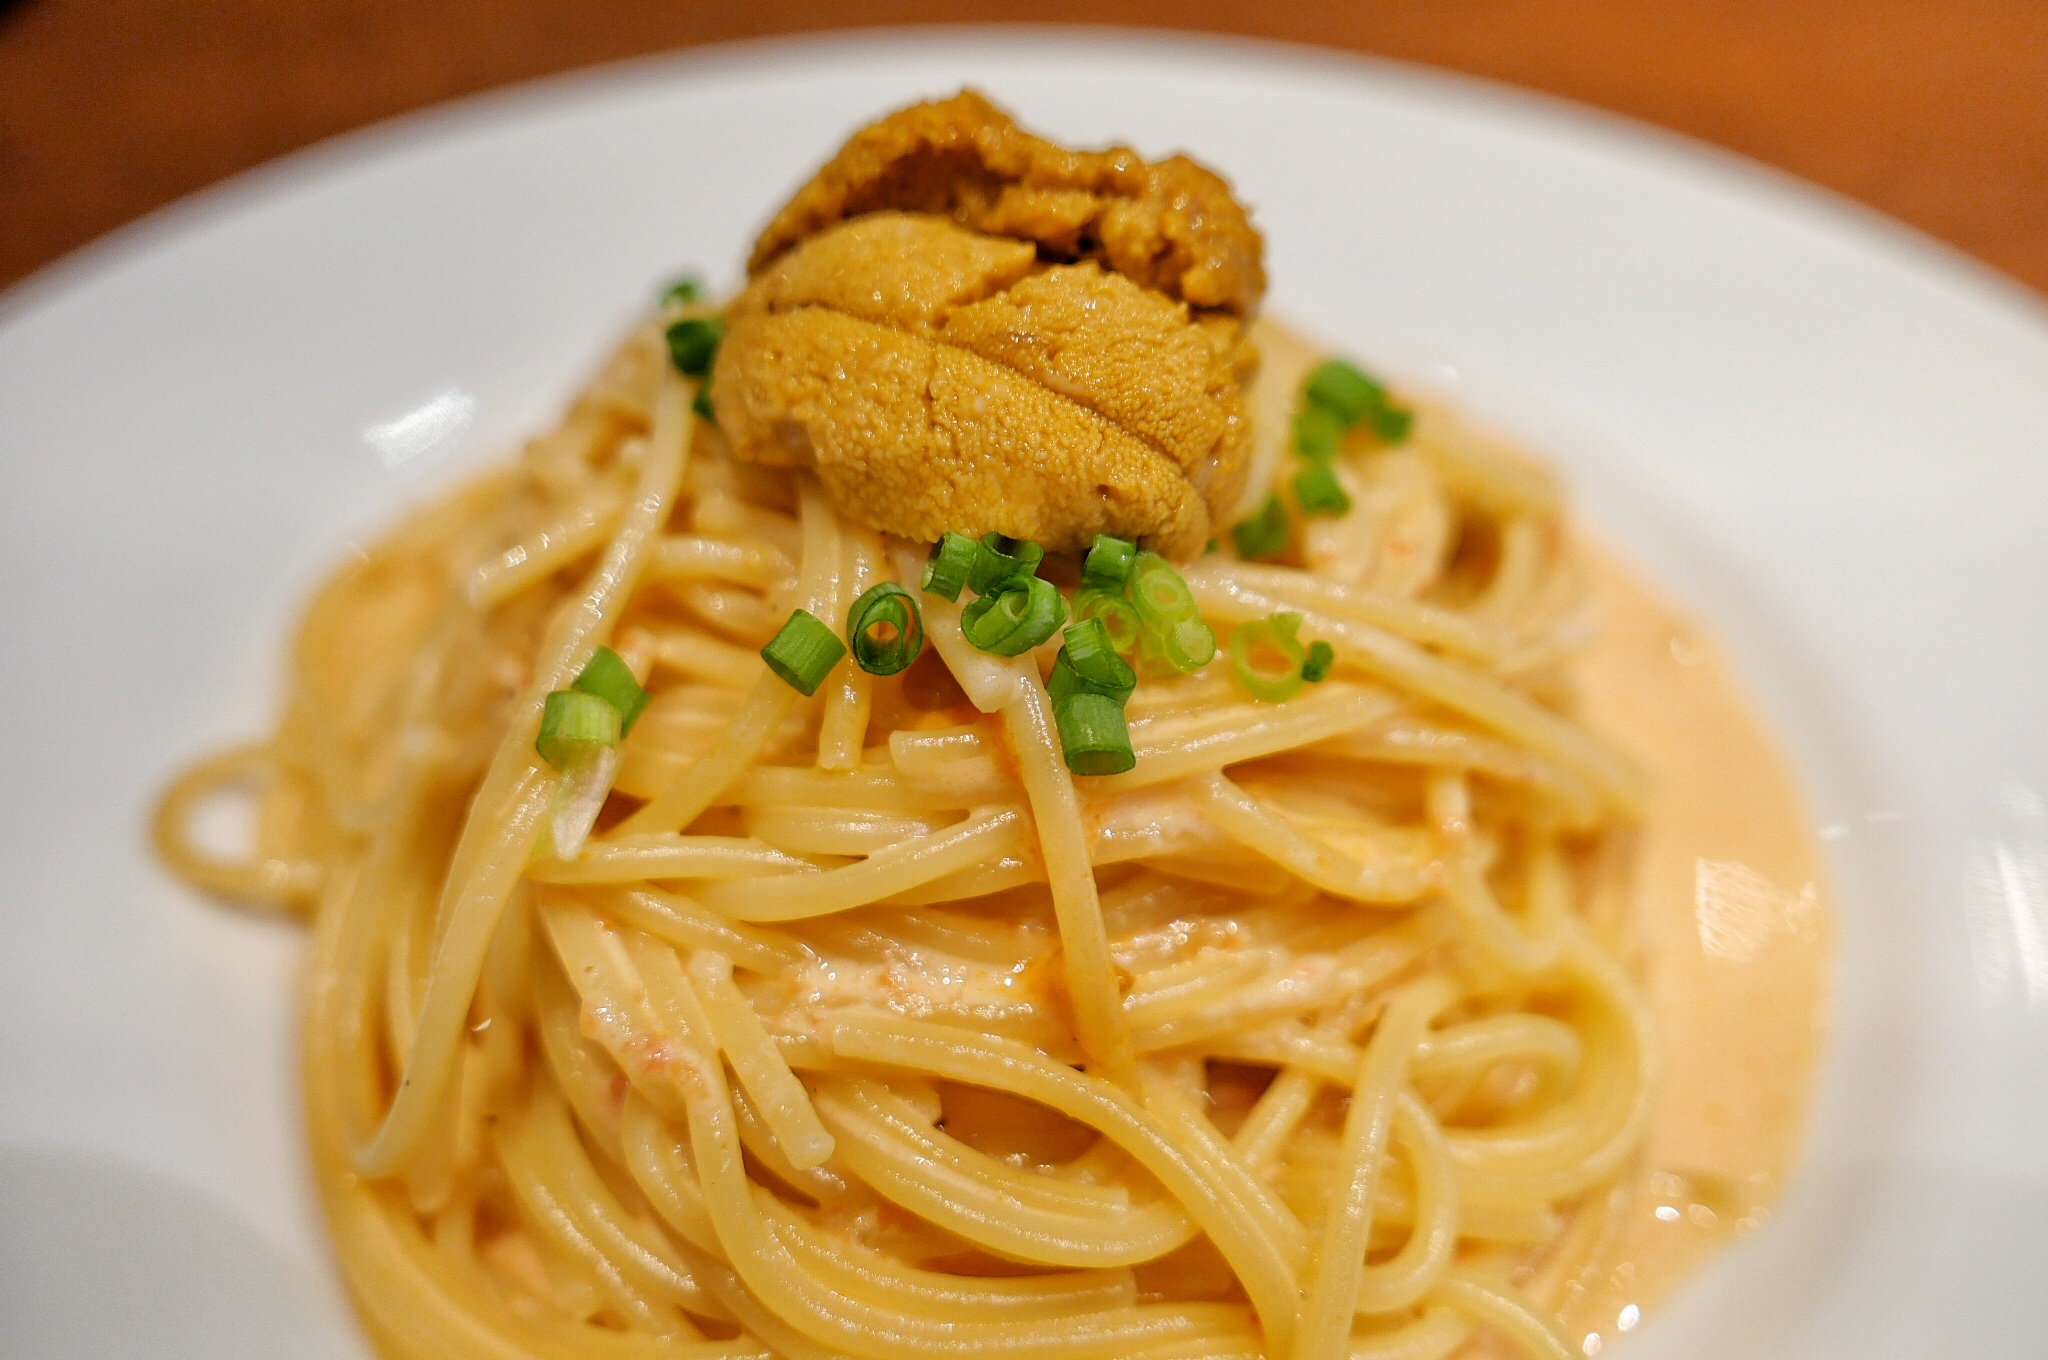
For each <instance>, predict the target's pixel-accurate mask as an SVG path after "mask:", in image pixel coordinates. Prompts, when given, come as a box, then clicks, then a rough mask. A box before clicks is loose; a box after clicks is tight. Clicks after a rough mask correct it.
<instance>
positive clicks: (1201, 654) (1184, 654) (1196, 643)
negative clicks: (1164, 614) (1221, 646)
mask: <svg viewBox="0 0 2048 1360" xmlns="http://www.w3.org/2000/svg"><path fill="white" fill-rule="evenodd" d="M1159 650H1160V654H1161V655H1163V656H1164V657H1165V658H1166V663H1167V664H1168V665H1169V666H1172V667H1173V668H1174V669H1175V670H1177V671H1179V672H1180V673H1181V674H1182V675H1191V674H1193V673H1194V672H1196V671H1198V670H1200V669H1202V667H1204V666H1206V665H1208V664H1209V663H1210V662H1211V661H1214V660H1215V659H1216V633H1215V630H1214V629H1212V628H1210V627H1209V625H1208V624H1206V623H1204V622H1202V620H1200V619H1182V620H1181V621H1180V622H1178V623H1176V624H1174V625H1173V626H1172V627H1171V628H1168V629H1167V630H1166V632H1165V634H1164V636H1162V637H1161V638H1160V640H1159Z"/></svg>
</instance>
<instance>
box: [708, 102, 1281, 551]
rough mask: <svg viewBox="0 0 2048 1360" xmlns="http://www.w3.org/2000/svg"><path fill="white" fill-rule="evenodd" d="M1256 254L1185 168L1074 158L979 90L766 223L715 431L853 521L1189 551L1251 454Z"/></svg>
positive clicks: (733, 338) (877, 143)
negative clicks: (944, 131)
mask: <svg viewBox="0 0 2048 1360" xmlns="http://www.w3.org/2000/svg"><path fill="white" fill-rule="evenodd" d="M949 109H950V110H951V111H952V112H951V113H947V112H945V111H946V110H949ZM935 110H936V111H937V112H934V111H935ZM948 118H956V119H957V120H964V121H961V122H960V126H961V127H963V128H968V129H970V130H969V131H965V132H960V133H959V136H960V137H961V138H965V141H958V140H957V139H956V140H954V141H949V140H948V139H947V136H945V135H941V125H942V124H945V123H946V120H947V119H948ZM904 120H907V122H906V121H904ZM892 125H896V126H897V132H895V133H890V134H888V135H887V136H882V137H879V138H878V137H877V136H876V135H875V134H876V133H877V129H887V128H889V127H891V126H892ZM911 125H915V126H914V129H912V128H911ZM906 129H911V130H908V131H906ZM975 129H978V131H975ZM1001 129H1008V132H1003V131H1002V130H1001ZM956 131H957V129H956ZM898 133H900V134H901V136H899V135H898ZM905 138H907V139H908V140H907V141H906V140H905ZM1016 139H1023V140H1022V141H1021V142H1020V141H1017V140H1016ZM913 143H915V144H916V145H917V146H923V147H925V148H927V150H929V149H930V148H931V147H951V148H952V149H951V150H950V151H946V152H945V153H944V154H938V153H936V152H934V153H932V154H930V155H927V154H926V153H925V152H924V151H916V150H914V149H913V150H911V151H904V149H903V148H904V147H906V146H911V144H913ZM1025 143H1028V144H1029V145H1028V146H1026V145H1025ZM863 147H865V148H866V150H861V148H863ZM963 147H965V148H967V149H964V150H963V149H962V148H963ZM1034 148H1035V149H1034ZM898 152H901V153H902V154H901V155H898V154H896V153H898ZM1103 157H1107V158H1108V159H1107V160H1103V159H1102V158H1103ZM1062 158H1064V159H1062ZM1098 162H1100V163H1098ZM906 166H909V167H914V170H912V169H905V167H906ZM892 167H893V168H892ZM1168 167H1177V168H1175V169H1173V170H1172V171H1171V173H1168ZM906 175H907V176H910V177H911V178H913V179H915V181H916V182H915V183H914V184H911V183H907V182H900V181H902V180H903V177H904V176H906ZM948 175H951V176H955V177H956V179H957V182H955V181H953V180H947V179H946V177H947V176H948ZM892 176H895V178H892ZM1182 181H1185V183H1184V184H1182V191H1181V192H1179V196H1178V197H1175V196H1174V194H1172V193H1168V189H1169V188H1170V187H1171V185H1173V184H1176V183H1181V182H1182ZM1005 183H1007V184H1008V185H1009V189H1003V188H1002V187H1001V186H1002V185H1003V184H1005ZM1147 186H1150V187H1149V188H1148V187H1147ZM1190 186H1198V187H1199V192H1197V191H1196V188H1195V187H1190ZM1012 191H1014V192H1012ZM1047 195H1052V196H1053V197H1052V198H1047V197H1046V196H1047ZM1060 195H1066V196H1067V197H1066V198H1061V197H1060ZM1161 195H1165V197H1161ZM1083 200H1086V203H1084V202H1083ZM1027 203H1035V204H1037V205H1038V206H1037V207H1036V208H1033V209H1031V210H1030V211H1026V205H1027ZM1054 203H1063V204H1066V206H1067V208H1070V209H1071V210H1072V211H1071V212H1070V213H1069V214H1068V215H1067V216H1066V217H1062V216H1061V215H1060V214H1059V213H1057V212H1053V211H1052V210H1051V208H1050V207H1048V206H1047V205H1048V204H1054ZM1087 204H1093V205H1094V206H1093V207H1092V208H1087V211H1083V209H1084V207H1086V206H1087ZM1005 205H1007V206H1005ZM906 209H907V210H906ZM1197 209H1199V211H1197ZM1141 217H1142V218H1145V220H1146V221H1147V222H1149V223H1150V226H1149V227H1145V228H1143V229H1142V230H1141V229H1140V227H1139V226H1138V225H1135V224H1136V223H1137V222H1138V219H1139V218H1141ZM1069 219H1071V220H1069ZM1113 228H1114V230H1113ZM1116 232H1121V233H1122V235H1116V242H1117V244H1115V245H1114V246H1113V245H1112V244H1111V242H1110V240H1109V237H1110V236H1111V235H1115V234H1116ZM1148 233H1149V234H1148ZM1140 237H1143V238H1145V239H1147V240H1150V241H1151V243H1152V246H1153V247H1155V248H1156V250H1155V254H1154V255H1152V256H1144V255H1143V252H1142V251H1140V250H1139V249H1138V247H1137V244H1136V243H1137V241H1138V240H1139V238H1140ZM1019 238H1022V239H1019ZM1258 249H1259V248H1258V236H1257V233H1256V232H1254V231H1252V229H1251V227H1250V225H1249V223H1248V222H1247V221H1246V220H1245V217H1244V213H1243V210H1242V209H1241V208H1240V207H1238V205H1237V204H1236V203H1235V202H1234V201H1233V200H1231V198H1230V196H1229V192H1228V189H1227V187H1226V186H1224V185H1223V182H1222V181H1221V180H1220V179H1217V178H1216V177H1215V176H1214V175H1211V174H1209V172H1207V171H1203V170H1201V169H1200V168H1199V167H1196V166H1193V165H1192V163H1191V162H1184V161H1174V162H1167V163H1164V164H1162V165H1160V166H1148V165H1147V164H1146V163H1145V162H1143V161H1141V160H1139V159H1138V158H1136V157H1135V156H1133V155H1131V154H1130V153H1128V152H1111V153H1100V156H1097V157H1096V158H1095V159H1094V160H1090V158H1089V155H1088V154H1086V153H1073V152H1064V151H1060V150H1059V149H1058V148H1056V147H1052V146H1051V145H1050V144H1049V143H1044V142H1041V141H1039V140H1038V139H1036V138H1032V137H1029V135H1028V134H1025V133H1021V132H1017V131H1016V130H1015V128H1014V127H1013V126H1012V125H1010V124H1009V122H1008V120H1007V119H1005V118H1003V117H1002V115H1001V114H999V113H997V112H995V111H994V110H993V109H991V108H989V107H988V106H987V105H986V104H985V103H984V102H982V101H980V100H979V99H978V98H976V97H970V96H963V97H962V99H960V100H954V101H947V103H946V104H944V105H922V106H919V107H918V108H917V109H912V110H906V111H905V112H904V113H901V114H897V115H894V116H893V117H892V118H890V119H884V120H883V121H882V123H880V124H877V125H876V127H875V128H870V129H868V130H867V131H866V132H863V133H862V134H859V135H858V136H856V138H855V139H854V140H853V142H851V143H849V144H848V147H847V149H846V150H844V151H842V153H841V155H840V157H839V159H837V160H835V161H834V162H833V164H832V165H831V166H828V167H827V170H826V171H824V172H821V174H820V176H819V177H818V179H817V180H815V181H813V183H812V185H810V186H808V187H807V188H806V189H805V190H803V191H802V192H800V193H799V195H798V196H797V199H796V200H794V201H793V202H792V203H791V204H790V206H789V207H788V208H786V209H785V210H784V212H783V213H782V215H781V216H779V217H778V218H777V220H776V224H775V225H774V226H772V227H771V228H770V229H769V231H768V232H767V233H765V234H764V235H763V237H762V242H761V244H760V245H759V246H757V249H756V252H755V260H754V274H753V278H752V280H751V282H750V283H749V284H748V286H747V287H746V289H745V290H743V291H742V292H741V294H740V295H739V296H738V297H737V298H736V299H735V300H734V302H733V304H732V305H731V307H730V308H729V309H728V311H727V314H726V318H725V319H726V323H727V335H726V339H725V342H724V343H723V344H722V345H721V346H720V348H719V351H718V359H717V365H716V368H715V371H714V375H713V378H714V380H713V382H712V384H711V386H712V391H713V393H714V397H713V402H714V405H715V408H716V411H717V418H718V424H719V426H720V428H721V429H723V430H724V431H725V432H726V434H727V436H728V437H729V438H730V439H731V441H732V443H733V447H734V449H735V451H736V452H737V453H738V454H739V456H741V457H742V458H747V459H752V460H755V461H758V462H763V463H770V464H777V465H783V466H803V467H814V468H815V469H816V470H817V473H818V476H819V479H820V481H821V482H822V483H823V484H824V486H825V489H826V491H827V493H828V494H829V495H830V496H831V498H832V500H833V502H834V504H835V505H837V506H838V508H839V509H840V510H841V511H842V512H844V513H846V514H848V515H850V516H852V517H854V518H856V519H859V520H861V521H863V522H865V523H867V524H868V525H870V526H872V527H874V528H877V529H880V530H883V531H885V532H889V533H893V534H897V535H900V536H903V537H906V538H912V539H918V540H922V541H925V542H930V541H932V540H934V539H936V538H938V536H939V535H940V534H941V533H942V532H944V531H945V530H948V529H952V530H957V531H960V532H963V533H971V534H972V535H974V536H977V537H978V536H980V535H982V534H987V533H1001V534H1004V535H1007V536H1010V537H1014V538H1029V539H1033V540H1035V541H1037V542H1040V543H1042V544H1044V545H1045V546H1046V547H1047V548H1049V549H1052V550H1055V551H1061V550H1078V549H1084V548H1086V547H1088V546H1089V544H1090V543H1091V542H1092V541H1093V539H1094V537H1095V536H1096V535H1098V534H1111V535H1115V536H1117V537H1121V538H1127V539H1131V540H1134V541H1136V542H1139V543H1142V544H1143V545H1144V546H1146V547H1148V548H1151V549H1153V550H1154V551H1158V552H1161V553H1163V554H1165V555H1167V556H1170V557H1188V556H1192V555H1194V554H1195V553H1196V552H1199V551H1200V550H1201V547H1202V545H1203V543H1205V542H1206V541H1207V540H1208V539H1209V538H1210V537H1211V536H1212V535H1213V533H1214V532H1215V530H1216V526H1217V525H1218V523H1219V522H1220V520H1221V519H1222V517H1223V516H1224V515H1225V514H1226V513H1227V511H1228V508H1229V507H1230V506H1231V505H1232V504H1233V503H1234V502H1235V501H1236V500H1237V498H1238V496H1239V494H1240V492H1241V490H1242V487H1243V481H1244V477H1245V474H1246V471H1247V466H1248V462H1249V451H1250V430H1249V420H1248V418H1247V414H1246V408H1245V399H1244V387H1245V384H1246V382H1247V381H1249V379H1250V378H1251V376H1252V374H1253V372H1254V370H1255V369H1256V366H1257V359H1256V354H1255V352H1254V351H1253V349H1252V347H1251V345H1250V343H1249V341H1248V340H1247V339H1246V336H1245V330H1244V321H1245V319H1246V318H1247V317H1248V316H1249V315H1250V313H1251V311H1252V309H1253V308H1255V306H1256V304H1257V300H1258V297H1259V295H1260V293H1261V292H1262V291H1263V286H1264V280H1263V276H1262V275H1260V274H1259V273H1258V270H1257V261H1258ZM1157 252H1164V254H1159V253H1157ZM1169 257H1171V258H1169Z"/></svg>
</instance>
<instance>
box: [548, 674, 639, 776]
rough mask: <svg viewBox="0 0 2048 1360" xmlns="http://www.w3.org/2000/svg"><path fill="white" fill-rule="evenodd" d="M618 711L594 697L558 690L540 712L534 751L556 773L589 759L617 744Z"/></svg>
mask: <svg viewBox="0 0 2048 1360" xmlns="http://www.w3.org/2000/svg"><path fill="white" fill-rule="evenodd" d="M619 726H620V724H619V710H618V709H616V708H613V707H612V706H611V704H610V703H608V702H606V701H605V700H603V699H600V698H599V697H598V696H597V695H595V694H589V693H586V692H584V691H583V690H577V689H558V690H556V691H555V692H554V693H552V694H550V695H548V697H547V700H546V702H545V703H544V704H543V705H542V707H541V711H540V736H539V737H538V738H536V739H535V741H534V743H533V749H534V750H536V751H538V752H540V758H541V759H542V760H545V761H546V762H547V763H548V764H550V765H552V766H554V767H555V768H556V769H558V770H566V769H568V768H570V767H571V766H572V765H578V764H581V763H583V762H584V761H587V760H588V759H590V757H591V756H593V755H594V754H596V753H597V752H598V751H599V750H601V749H602V748H604V747H606V746H615V745H617V744H618V740H619Z"/></svg>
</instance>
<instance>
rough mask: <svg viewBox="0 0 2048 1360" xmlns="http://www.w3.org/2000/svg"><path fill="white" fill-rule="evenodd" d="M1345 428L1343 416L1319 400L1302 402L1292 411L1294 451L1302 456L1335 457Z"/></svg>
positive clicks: (1316, 457)
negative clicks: (1299, 406)
mask: <svg viewBox="0 0 2048 1360" xmlns="http://www.w3.org/2000/svg"><path fill="white" fill-rule="evenodd" d="M1347 428H1348V424H1347V422H1346V421H1345V420H1344V419H1343V417H1341V416H1339V415H1338V414H1337V413H1336V412H1335V411H1333V410H1331V409H1330V408H1329V407H1327V406H1325V405H1323V404H1322V403H1321V402H1319V401H1308V402H1303V403H1302V406H1301V409H1300V410H1299V411H1296V412H1295V413H1294V451H1295V452H1296V453H1298V454H1300V455H1301V456H1302V457H1304V458H1313V459H1323V458H1335V457H1336V456H1337V445H1338V444H1339V443H1340V442H1341V441H1342V440H1343V438H1344V431H1345V430H1346V429H1347Z"/></svg>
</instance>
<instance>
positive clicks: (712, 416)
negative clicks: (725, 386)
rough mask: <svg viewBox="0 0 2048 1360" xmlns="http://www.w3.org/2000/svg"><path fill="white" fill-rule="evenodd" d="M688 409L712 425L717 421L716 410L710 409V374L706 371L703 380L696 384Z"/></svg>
mask: <svg viewBox="0 0 2048 1360" xmlns="http://www.w3.org/2000/svg"><path fill="white" fill-rule="evenodd" d="M690 409H691V410H692V411H695V412H696V413H697V414H698V415H700V416H702V417H704V419H706V420H708V421H710V422H711V423H712V424H713V425H716V424H717V423H718V412H716V411H714V410H712V409H711V375H710V374H709V373H706V374H705V375H704V381H702V382H700V383H698V384H697V395H696V396H694V397H691V398H690Z"/></svg>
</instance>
